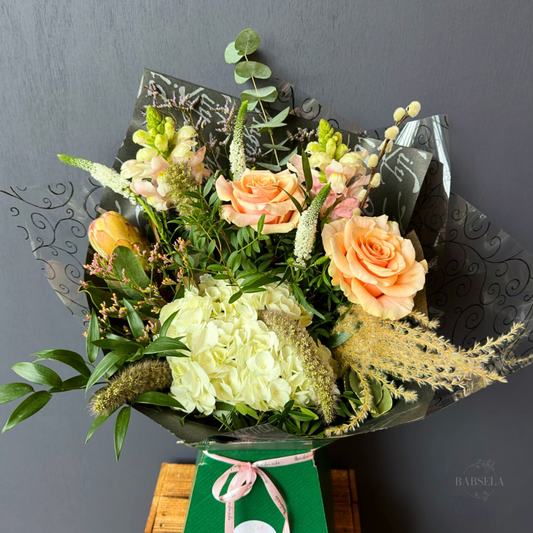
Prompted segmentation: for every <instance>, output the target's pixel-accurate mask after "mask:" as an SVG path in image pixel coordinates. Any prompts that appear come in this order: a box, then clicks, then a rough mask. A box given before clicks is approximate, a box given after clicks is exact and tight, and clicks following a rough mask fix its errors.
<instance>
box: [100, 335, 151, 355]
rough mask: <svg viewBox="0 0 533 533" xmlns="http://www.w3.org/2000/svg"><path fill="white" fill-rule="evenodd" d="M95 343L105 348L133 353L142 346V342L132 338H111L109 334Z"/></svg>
mask: <svg viewBox="0 0 533 533" xmlns="http://www.w3.org/2000/svg"><path fill="white" fill-rule="evenodd" d="M113 337H115V336H113ZM94 345H95V346H98V347H99V348H102V349H104V350H113V351H114V352H120V353H131V354H133V353H135V352H136V351H137V350H138V349H139V348H140V347H141V345H140V344H138V343H137V342H135V341H132V340H130V339H123V338H121V337H118V338H109V336H108V337H107V338H105V339H100V340H98V341H94Z"/></svg>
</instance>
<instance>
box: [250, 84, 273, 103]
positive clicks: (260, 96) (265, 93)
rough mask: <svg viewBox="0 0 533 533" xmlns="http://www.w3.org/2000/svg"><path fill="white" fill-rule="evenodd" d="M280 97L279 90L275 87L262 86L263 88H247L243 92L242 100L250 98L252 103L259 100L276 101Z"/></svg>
mask: <svg viewBox="0 0 533 533" xmlns="http://www.w3.org/2000/svg"><path fill="white" fill-rule="evenodd" d="M277 98H278V90H277V89H276V88H275V87H272V86H269V87H262V88H261V89H257V91H256V90H255V89H247V90H246V91H243V92H242V93H241V101H242V102H244V101H245V100H248V102H249V103H250V104H251V103H253V102H258V101H259V100H261V101H263V102H275V101H276V100H277Z"/></svg>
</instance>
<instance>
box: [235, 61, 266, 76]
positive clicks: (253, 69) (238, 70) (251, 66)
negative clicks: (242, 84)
mask: <svg viewBox="0 0 533 533" xmlns="http://www.w3.org/2000/svg"><path fill="white" fill-rule="evenodd" d="M235 75H236V76H239V78H244V80H248V79H250V78H257V79H259V80H268V78H270V76H272V71H271V70H270V69H269V68H268V67H267V66H266V65H264V64H263V63H258V62H257V61H243V62H242V63H237V65H236V66H235Z"/></svg>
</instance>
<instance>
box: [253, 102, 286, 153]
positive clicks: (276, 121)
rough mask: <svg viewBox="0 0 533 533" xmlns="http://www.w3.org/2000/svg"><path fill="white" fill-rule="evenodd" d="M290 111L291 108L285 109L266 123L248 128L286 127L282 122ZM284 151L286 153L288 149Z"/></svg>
mask: <svg viewBox="0 0 533 533" xmlns="http://www.w3.org/2000/svg"><path fill="white" fill-rule="evenodd" d="M290 110H291V108H290V107H287V108H285V109H284V110H283V111H281V112H280V113H278V114H277V115H276V116H275V117H274V118H271V119H270V120H269V121H268V122H263V123H262V124H254V125H253V126H250V129H254V128H255V129H257V128H264V129H272V128H279V127H280V126H286V125H287V124H285V122H283V120H284V119H285V118H287V115H288V114H289V111H290ZM265 146H266V145H265ZM285 150H287V151H288V148H285Z"/></svg>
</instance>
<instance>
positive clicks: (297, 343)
mask: <svg viewBox="0 0 533 533" xmlns="http://www.w3.org/2000/svg"><path fill="white" fill-rule="evenodd" d="M261 320H262V321H263V322H264V323H265V324H266V325H267V326H268V327H269V328H270V329H271V330H272V331H273V332H274V333H275V334H276V335H277V336H278V337H279V338H280V339H281V340H283V341H284V342H286V343H287V344H289V345H290V346H292V347H293V348H294V349H295V350H296V353H297V356H298V358H299V359H300V361H301V362H302V365H303V368H304V372H305V373H306V374H307V376H308V378H309V379H310V380H311V383H312V384H313V389H314V391H315V394H316V397H317V403H318V406H319V408H320V410H321V414H322V416H323V417H324V420H325V421H326V422H327V423H328V424H329V423H330V422H331V421H332V420H333V418H334V416H335V406H336V403H337V396H338V394H339V391H338V389H337V385H336V383H335V379H336V378H335V373H334V372H333V369H332V368H331V366H330V365H329V363H328V362H327V361H324V359H323V358H322V356H321V355H320V353H319V351H318V346H317V345H316V342H315V341H314V340H313V338H312V337H311V335H309V333H308V332H307V330H306V329H305V328H304V327H302V326H300V324H299V323H298V321H296V320H293V319H292V318H290V317H288V316H287V315H286V314H285V313H283V312H281V311H275V310H272V309H265V310H264V311H262V312H261Z"/></svg>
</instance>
